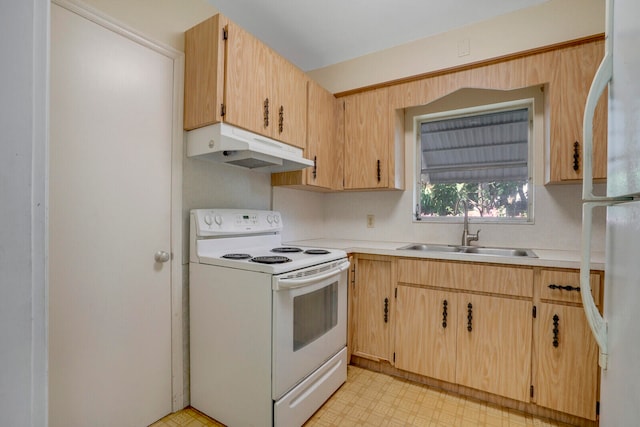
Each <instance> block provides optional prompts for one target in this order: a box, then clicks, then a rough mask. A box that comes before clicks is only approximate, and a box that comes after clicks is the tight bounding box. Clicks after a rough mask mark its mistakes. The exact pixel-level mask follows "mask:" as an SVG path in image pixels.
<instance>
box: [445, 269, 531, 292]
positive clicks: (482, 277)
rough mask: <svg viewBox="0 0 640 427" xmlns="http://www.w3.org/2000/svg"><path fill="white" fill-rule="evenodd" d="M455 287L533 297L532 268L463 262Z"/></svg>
mask: <svg viewBox="0 0 640 427" xmlns="http://www.w3.org/2000/svg"><path fill="white" fill-rule="evenodd" d="M460 267H461V273H462V274H461V277H460V280H459V281H458V284H457V287H458V288H459V289H463V290H465V291H478V292H489V293H493V294H502V295H511V296H518V297H528V298H531V297H533V269H531V268H522V267H502V266H497V265H483V264H463V265H461V266H460Z"/></svg>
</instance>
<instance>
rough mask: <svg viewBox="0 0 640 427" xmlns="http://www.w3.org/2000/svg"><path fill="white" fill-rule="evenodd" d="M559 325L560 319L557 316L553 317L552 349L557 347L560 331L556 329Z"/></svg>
mask: <svg viewBox="0 0 640 427" xmlns="http://www.w3.org/2000/svg"><path fill="white" fill-rule="evenodd" d="M559 323H560V318H559V317H558V315H557V314H554V315H553V346H554V347H558V345H559V343H558V332H560V330H559V329H558V324H559Z"/></svg>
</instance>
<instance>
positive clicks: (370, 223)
mask: <svg viewBox="0 0 640 427" xmlns="http://www.w3.org/2000/svg"><path fill="white" fill-rule="evenodd" d="M375 226H376V216H375V215H371V214H369V215H367V228H373V227H375Z"/></svg>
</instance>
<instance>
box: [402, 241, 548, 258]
mask: <svg viewBox="0 0 640 427" xmlns="http://www.w3.org/2000/svg"><path fill="white" fill-rule="evenodd" d="M398 250H410V251H421V252H453V253H462V254H473V255H488V256H501V257H529V258H538V256H537V255H536V254H535V253H534V252H533V251H532V250H531V249H515V248H487V247H483V246H454V245H431V244H425V243H411V244H409V245H406V246H402V247H400V248H398Z"/></svg>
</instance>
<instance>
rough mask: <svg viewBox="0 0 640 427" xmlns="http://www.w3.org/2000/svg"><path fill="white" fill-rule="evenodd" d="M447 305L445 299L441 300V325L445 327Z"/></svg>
mask: <svg viewBox="0 0 640 427" xmlns="http://www.w3.org/2000/svg"><path fill="white" fill-rule="evenodd" d="M447 305H449V303H448V302H447V300H444V301H442V327H443V328H446V327H447Z"/></svg>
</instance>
